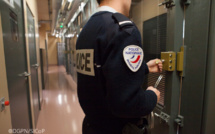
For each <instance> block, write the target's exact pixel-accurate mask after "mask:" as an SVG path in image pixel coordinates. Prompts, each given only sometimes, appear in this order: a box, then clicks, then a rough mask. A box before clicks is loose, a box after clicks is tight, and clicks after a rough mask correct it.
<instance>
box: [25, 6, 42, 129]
mask: <svg viewBox="0 0 215 134" xmlns="http://www.w3.org/2000/svg"><path fill="white" fill-rule="evenodd" d="M27 26H28V45H29V54H30V66H31V83H32V97H33V105H34V119H35V125H36V124H37V120H38V116H39V110H40V101H39V100H40V96H39V85H38V72H37V69H38V67H39V65H38V62H37V54H36V41H35V23H34V18H33V15H32V13H31V11H30V9H29V8H28V6H27Z"/></svg>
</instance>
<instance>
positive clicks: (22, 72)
mask: <svg viewBox="0 0 215 134" xmlns="http://www.w3.org/2000/svg"><path fill="white" fill-rule="evenodd" d="M0 12H1V21H2V30H3V43H4V51H5V61H6V70H7V81H8V90H9V100H10V109H11V119H12V120H11V121H12V127H13V128H14V129H30V128H32V119H31V109H30V108H31V107H30V97H29V88H28V76H29V74H28V73H27V61H26V60H27V58H26V48H25V41H24V35H25V34H24V22H23V20H24V19H23V18H24V17H23V7H22V1H21V0H16V1H14V3H9V2H5V1H4V0H1V1H0Z"/></svg>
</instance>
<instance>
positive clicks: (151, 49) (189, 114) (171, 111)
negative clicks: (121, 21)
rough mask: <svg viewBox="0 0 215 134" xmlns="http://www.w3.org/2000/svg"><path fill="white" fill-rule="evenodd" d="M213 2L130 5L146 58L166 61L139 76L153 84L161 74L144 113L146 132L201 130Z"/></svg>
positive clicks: (158, 0) (197, 133)
mask: <svg viewBox="0 0 215 134" xmlns="http://www.w3.org/2000/svg"><path fill="white" fill-rule="evenodd" d="M213 2H214V1H212V0H208V1H202V0H164V1H162V0H154V1H152V0H141V1H140V2H139V3H138V4H136V5H135V4H134V5H133V9H132V19H133V20H134V22H135V23H136V24H137V27H138V28H139V29H140V30H141V32H142V36H143V50H144V53H145V55H144V56H145V57H144V58H145V60H146V62H147V61H149V60H150V59H154V58H162V57H163V58H164V64H165V65H167V66H165V68H166V69H165V71H164V72H163V73H157V74H149V75H148V76H147V77H146V79H145V81H144V82H145V84H144V86H143V87H144V88H145V89H146V88H147V87H148V86H154V84H155V82H156V81H157V78H158V76H159V75H160V74H162V75H164V76H165V77H164V78H163V79H162V81H161V82H160V85H159V86H158V90H160V91H161V100H160V101H159V103H158V104H157V106H156V107H155V109H154V110H153V112H152V113H151V115H150V116H149V117H151V118H150V120H149V121H150V122H149V127H150V128H149V131H150V132H149V133H150V134H204V133H203V131H204V130H203V128H202V126H204V124H203V123H204V122H203V120H204V119H203V114H204V113H203V111H204V100H205V96H204V94H205V92H206V91H205V90H206V89H205V83H206V72H207V71H206V67H207V64H209V63H207V62H208V61H209V60H208V59H207V56H208V55H210V53H209V52H210V50H209V49H208V47H211V46H209V45H208V42H209V32H210V31H211V29H210V15H211V14H213V12H212V9H211V8H212V4H214V3H213ZM148 7H150V8H148ZM140 11H141V14H138V13H139V12H140ZM211 16H212V15H211ZM140 19H141V21H140ZM161 52H165V53H162V54H161ZM165 56H166V57H165ZM174 63H175V64H174Z"/></svg>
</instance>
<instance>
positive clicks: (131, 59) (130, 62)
mask: <svg viewBox="0 0 215 134" xmlns="http://www.w3.org/2000/svg"><path fill="white" fill-rule="evenodd" d="M123 57H124V60H125V63H126V64H127V66H128V68H129V69H130V70H131V71H132V72H137V71H138V70H139V68H140V67H141V65H142V62H143V57H144V53H143V50H142V48H141V47H139V46H136V45H130V46H127V47H126V48H124V50H123Z"/></svg>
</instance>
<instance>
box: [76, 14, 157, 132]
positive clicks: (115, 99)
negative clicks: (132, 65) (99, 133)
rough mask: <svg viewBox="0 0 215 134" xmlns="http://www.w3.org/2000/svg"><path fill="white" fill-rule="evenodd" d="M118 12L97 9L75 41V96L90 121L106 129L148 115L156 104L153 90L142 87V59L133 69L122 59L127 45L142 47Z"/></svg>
mask: <svg viewBox="0 0 215 134" xmlns="http://www.w3.org/2000/svg"><path fill="white" fill-rule="evenodd" d="M125 21H130V20H129V19H128V18H127V17H125V16H124V15H122V14H119V13H110V12H106V11H103V12H98V13H96V14H94V15H93V16H92V17H91V18H90V19H89V21H88V23H87V24H86V25H85V26H84V28H83V30H82V31H81V33H80V35H79V38H78V40H77V44H76V54H77V55H76V58H77V60H76V62H77V70H78V80H77V81H78V82H77V84H78V98H79V102H80V104H81V107H82V109H83V111H84V113H85V114H86V117H87V118H88V120H89V122H91V124H93V126H95V128H96V127H97V128H98V129H103V130H105V131H113V132H112V133H114V131H117V129H118V130H120V129H121V128H122V127H123V125H124V124H125V123H126V122H129V121H131V120H133V119H138V118H141V117H143V116H145V115H147V114H149V113H150V112H151V111H152V110H153V108H154V107H155V105H156V103H157V97H156V94H155V93H154V92H153V91H149V90H147V91H145V90H143V89H142V88H141V86H142V84H143V81H144V76H145V75H146V74H147V73H149V72H148V67H147V65H146V63H145V62H142V65H141V67H140V68H139V70H138V71H137V72H132V71H131V70H130V69H129V68H128V66H127V65H126V63H125V61H124V58H123V50H124V48H125V47H127V46H129V45H137V46H139V47H141V48H142V45H141V35H140V32H139V31H138V29H137V27H136V26H135V24H133V23H124V24H121V25H120V22H125Z"/></svg>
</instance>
